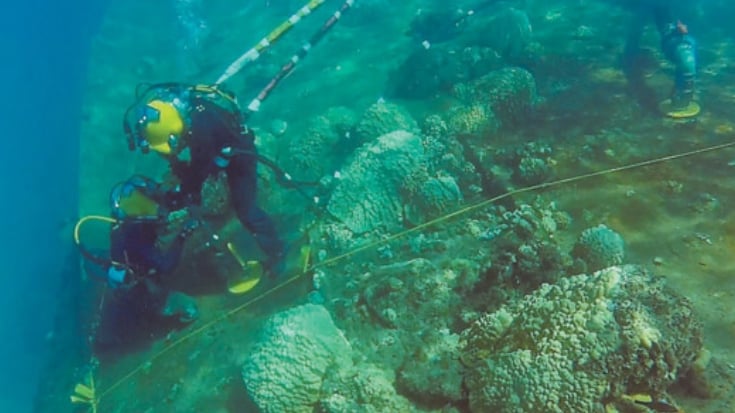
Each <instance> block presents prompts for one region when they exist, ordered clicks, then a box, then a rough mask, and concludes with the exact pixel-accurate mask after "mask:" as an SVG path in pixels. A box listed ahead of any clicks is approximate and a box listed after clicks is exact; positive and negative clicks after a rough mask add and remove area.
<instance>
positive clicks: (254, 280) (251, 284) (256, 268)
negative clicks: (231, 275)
mask: <svg viewBox="0 0 735 413" xmlns="http://www.w3.org/2000/svg"><path fill="white" fill-rule="evenodd" d="M238 261H239V260H238ZM242 269H243V272H244V274H243V276H242V277H239V278H235V279H232V280H230V281H229V282H228V283H227V290H228V291H229V292H230V293H232V294H244V293H246V292H248V291H250V290H252V289H253V288H255V286H256V285H258V283H259V282H260V278H261V277H262V276H263V266H262V265H261V264H260V262H258V261H247V262H245V263H243V264H242Z"/></svg>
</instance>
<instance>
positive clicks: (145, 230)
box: [110, 221, 184, 276]
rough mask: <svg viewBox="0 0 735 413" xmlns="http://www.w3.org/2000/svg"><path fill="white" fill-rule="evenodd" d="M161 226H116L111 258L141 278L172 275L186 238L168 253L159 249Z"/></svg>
mask: <svg viewBox="0 0 735 413" xmlns="http://www.w3.org/2000/svg"><path fill="white" fill-rule="evenodd" d="M158 225H160V224H158V223H157V222H155V221H129V222H125V221H124V222H123V223H121V224H117V225H115V226H114V227H113V229H112V232H111V234H110V247H111V248H110V258H112V260H113V261H115V262H120V263H125V264H126V265H129V266H131V268H132V270H133V272H134V273H135V274H137V275H140V276H145V275H154V274H166V273H169V272H171V271H173V270H174V269H175V268H176V265H177V264H178V263H179V259H180V258H181V251H182V250H183V248H184V237H176V239H175V240H174V241H173V243H172V244H171V246H170V247H169V248H168V249H166V250H161V249H159V248H158V247H157V245H156V241H157V240H158V229H157V227H158Z"/></svg>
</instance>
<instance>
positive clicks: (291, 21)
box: [214, 0, 326, 86]
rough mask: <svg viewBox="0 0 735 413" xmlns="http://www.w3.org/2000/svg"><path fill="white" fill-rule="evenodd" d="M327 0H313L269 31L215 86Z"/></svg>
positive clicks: (234, 63)
mask: <svg viewBox="0 0 735 413" xmlns="http://www.w3.org/2000/svg"><path fill="white" fill-rule="evenodd" d="M325 1H326V0H311V1H309V3H307V4H306V5H305V6H303V7H302V8H300V9H299V10H298V11H297V12H296V13H294V14H293V15H291V17H289V18H288V19H287V20H285V21H284V22H283V23H281V24H280V25H279V26H278V27H276V28H275V29H274V30H273V31H272V32H270V33H268V35H267V36H265V37H264V38H262V39H261V40H260V41H259V42H258V43H257V44H256V45H255V46H253V47H252V48H251V49H250V50H248V51H247V52H245V53H244V54H243V55H242V56H240V57H239V58H237V60H235V61H234V62H232V64H230V66H229V67H227V70H225V72H224V73H222V75H221V76H220V77H219V79H217V81H216V82H215V83H214V86H218V85H220V84H222V83H223V82H226V81H227V79H229V78H231V77H232V76H234V75H236V74H237V72H239V71H240V70H242V68H243V67H245V65H246V64H248V63H250V62H252V61H255V60H256V59H257V58H258V57H260V53H261V52H262V51H263V50H265V49H266V48H267V47H268V46H270V45H271V44H273V43H275V41H276V40H278V39H279V38H280V37H281V36H282V35H283V34H284V33H286V32H287V31H289V30H290V29H291V28H292V27H294V26H295V25H296V23H298V22H299V21H300V20H301V19H302V18H303V17H305V16H307V15H308V14H310V13H311V12H313V11H314V10H316V9H317V8H318V7H319V6H321V5H322V4H324V2H325Z"/></svg>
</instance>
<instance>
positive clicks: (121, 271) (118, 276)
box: [107, 265, 131, 289]
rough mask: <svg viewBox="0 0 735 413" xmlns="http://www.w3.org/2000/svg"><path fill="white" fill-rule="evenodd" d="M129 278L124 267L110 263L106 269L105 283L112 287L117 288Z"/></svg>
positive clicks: (128, 280)
mask: <svg viewBox="0 0 735 413" xmlns="http://www.w3.org/2000/svg"><path fill="white" fill-rule="evenodd" d="M130 279H131V277H130V276H129V273H128V270H127V268H125V267H120V266H117V265H111V266H110V268H108V269H107V284H108V285H109V286H110V288H112V289H118V288H120V287H123V286H125V285H127V284H128V283H129V282H130Z"/></svg>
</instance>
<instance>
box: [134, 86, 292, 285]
mask: <svg viewBox="0 0 735 413" xmlns="http://www.w3.org/2000/svg"><path fill="white" fill-rule="evenodd" d="M125 127H126V132H127V133H128V136H129V146H130V148H131V149H135V148H140V149H142V150H143V151H144V152H147V151H149V150H153V151H155V152H158V153H159V154H161V155H163V156H164V157H166V159H167V160H168V161H169V163H170V165H171V170H172V172H173V174H174V175H175V176H176V177H177V178H178V179H179V181H180V185H179V187H178V188H177V190H176V191H173V192H170V193H169V195H168V200H167V202H168V204H169V205H171V207H172V208H173V209H181V208H187V207H190V206H198V205H201V202H202V199H201V190H202V185H203V184H204V181H205V180H206V179H207V178H208V177H210V176H213V175H216V174H217V173H219V172H220V171H224V172H225V173H226V176H227V182H228V187H229V190H230V198H231V199H232V204H233V205H232V206H233V207H234V210H235V212H236V214H237V217H238V219H239V220H240V222H241V223H242V225H243V226H244V227H245V228H247V229H248V230H249V231H250V232H251V233H252V234H253V236H254V238H255V240H256V242H257V243H258V245H259V247H260V249H261V250H262V251H263V253H264V254H265V255H266V260H265V262H264V263H263V267H264V270H265V271H266V273H268V274H269V275H270V276H271V277H277V276H278V275H280V274H281V273H282V272H283V269H284V255H285V251H284V250H285V248H284V243H283V242H282V241H281V239H280V237H279V236H278V234H277V232H276V228H275V225H274V223H273V221H272V220H271V219H270V217H269V216H268V214H266V213H265V211H263V210H262V209H260V207H258V205H257V204H256V202H255V201H256V192H257V172H256V167H257V161H258V155H257V152H256V148H255V143H254V140H255V136H254V134H253V132H252V131H251V130H250V129H248V128H247V127H246V126H244V125H243V119H242V115H241V113H240V111H239V108H238V107H237V104H236V102H235V100H234V97H233V96H232V95H230V94H227V93H224V92H222V91H220V90H218V89H214V88H209V87H205V86H188V85H180V84H165V85H156V86H153V87H151V88H149V89H148V90H147V91H146V92H145V93H144V95H143V96H142V97H141V98H140V99H139V101H138V102H137V103H136V104H134V105H133V106H132V107H131V108H130V109H129V110H128V112H127V113H126V116H125Z"/></svg>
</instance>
